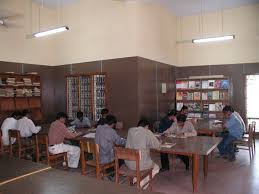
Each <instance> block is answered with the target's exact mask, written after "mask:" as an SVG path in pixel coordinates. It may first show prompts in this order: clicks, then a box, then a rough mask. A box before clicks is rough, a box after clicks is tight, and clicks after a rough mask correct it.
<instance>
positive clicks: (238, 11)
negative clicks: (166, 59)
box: [177, 4, 259, 66]
mask: <svg viewBox="0 0 259 194" xmlns="http://www.w3.org/2000/svg"><path fill="white" fill-rule="evenodd" d="M200 21H201V20H200V16H187V17H183V18H178V20H177V27H178V28H177V29H178V30H177V40H178V41H180V42H181V41H182V43H178V44H177V56H178V60H177V63H178V65H179V66H195V65H214V64H235V63H252V62H259V22H258V21H259V4H257V5H253V6H246V7H240V8H235V9H229V10H225V11H224V12H223V21H224V22H223V33H222V22H221V21H222V20H221V13H220V12H213V13H208V14H205V15H204V16H203V25H201V22H200ZM199 23H200V25H199ZM201 26H203V30H202V29H201ZM202 32H203V33H202ZM202 34H203V36H204V37H209V36H217V35H222V34H224V35H230V34H235V35H236V39H235V40H233V41H226V42H218V43H204V44H192V43H191V42H190V41H191V39H193V38H197V37H201V36H202Z"/></svg>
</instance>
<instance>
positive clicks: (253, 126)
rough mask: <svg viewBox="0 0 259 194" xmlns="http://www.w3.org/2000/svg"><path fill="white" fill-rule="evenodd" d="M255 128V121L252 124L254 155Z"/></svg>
mask: <svg viewBox="0 0 259 194" xmlns="http://www.w3.org/2000/svg"><path fill="white" fill-rule="evenodd" d="M255 128H256V122H255V121H253V122H252V129H253V130H252V134H253V135H252V136H253V147H254V153H255V135H256V134H255Z"/></svg>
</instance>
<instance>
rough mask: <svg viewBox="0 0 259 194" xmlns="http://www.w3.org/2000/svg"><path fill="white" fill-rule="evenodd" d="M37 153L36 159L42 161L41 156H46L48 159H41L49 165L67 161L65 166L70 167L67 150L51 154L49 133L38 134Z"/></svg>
mask: <svg viewBox="0 0 259 194" xmlns="http://www.w3.org/2000/svg"><path fill="white" fill-rule="evenodd" d="M36 142H37V143H36V144H37V149H36V150H37V154H36V161H37V162H39V161H40V157H42V156H45V157H46V160H41V161H43V162H46V163H47V164H48V165H49V166H55V165H57V164H60V163H63V162H65V164H66V165H65V168H68V160H67V152H62V153H59V154H51V153H50V152H49V138H48V135H38V137H37V140H36ZM59 159H62V160H59Z"/></svg>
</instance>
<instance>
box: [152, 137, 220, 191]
mask: <svg viewBox="0 0 259 194" xmlns="http://www.w3.org/2000/svg"><path fill="white" fill-rule="evenodd" d="M160 138H161V139H162V140H163V142H167V143H176V145H175V146H173V147H171V148H161V149H159V150H157V149H153V151H156V152H161V153H167V154H177V155H186V156H191V157H192V184H193V192H197V191H198V178H199V156H203V171H204V178H206V177H207V174H208V155H209V154H210V153H211V152H212V151H213V150H214V149H215V148H216V147H217V145H218V144H219V143H220V142H221V140H222V138H220V137H208V136H196V137H189V138H172V137H165V136H164V137H160Z"/></svg>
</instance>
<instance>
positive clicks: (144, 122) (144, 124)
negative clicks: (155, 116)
mask: <svg viewBox="0 0 259 194" xmlns="http://www.w3.org/2000/svg"><path fill="white" fill-rule="evenodd" d="M138 127H144V128H146V129H149V127H150V122H149V120H147V119H145V118H143V119H140V120H139V122H138Z"/></svg>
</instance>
